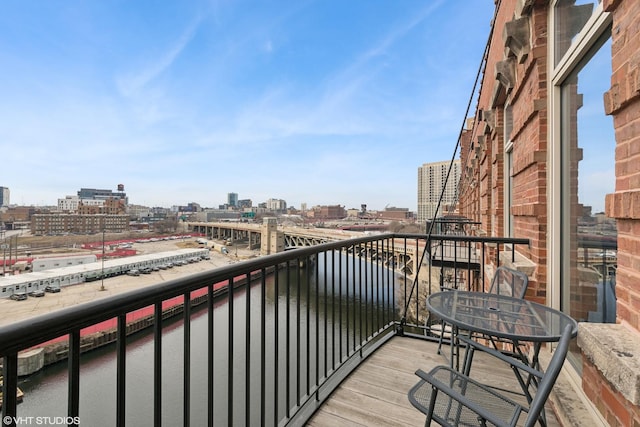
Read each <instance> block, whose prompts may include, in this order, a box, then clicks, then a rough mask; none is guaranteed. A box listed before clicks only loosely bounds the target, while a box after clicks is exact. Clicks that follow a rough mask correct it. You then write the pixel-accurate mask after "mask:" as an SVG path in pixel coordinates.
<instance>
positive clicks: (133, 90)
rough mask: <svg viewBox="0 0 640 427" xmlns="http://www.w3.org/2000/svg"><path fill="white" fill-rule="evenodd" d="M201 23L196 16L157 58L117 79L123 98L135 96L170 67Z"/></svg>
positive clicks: (199, 16) (200, 17)
mask: <svg viewBox="0 0 640 427" xmlns="http://www.w3.org/2000/svg"><path fill="white" fill-rule="evenodd" d="M201 22H202V15H200V14H198V15H197V16H196V17H195V18H194V19H193V20H192V21H191V23H190V24H189V25H188V26H187V27H186V28H185V29H184V31H183V32H182V34H181V35H180V37H178V39H177V40H176V41H175V42H174V43H173V44H172V45H171V46H169V47H168V48H167V49H165V50H164V51H163V52H162V54H160V55H159V57H158V58H155V59H152V60H150V61H149V63H147V64H145V65H143V66H141V67H140V69H139V70H136V71H132V72H130V73H128V74H126V75H125V76H121V77H118V78H117V86H118V89H119V90H120V93H121V94H122V95H123V96H125V97H130V96H133V95H136V94H137V93H138V92H139V91H140V90H141V89H144V88H145V87H146V86H147V85H148V84H149V83H150V82H151V81H153V80H154V79H155V78H156V77H158V76H159V75H160V74H162V73H163V72H164V71H165V70H166V69H168V68H169V67H171V65H172V64H173V63H174V62H175V61H176V59H177V58H178V57H179V56H180V54H181V53H182V52H183V51H184V49H185V48H186V47H187V46H188V44H189V42H190V41H191V40H192V39H193V38H194V36H195V35H196V33H197V30H198V27H199V26H200V23H201Z"/></svg>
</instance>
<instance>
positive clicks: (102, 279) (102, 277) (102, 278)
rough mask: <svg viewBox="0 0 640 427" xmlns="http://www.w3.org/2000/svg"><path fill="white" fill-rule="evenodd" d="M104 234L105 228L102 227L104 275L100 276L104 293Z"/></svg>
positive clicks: (101, 288)
mask: <svg viewBox="0 0 640 427" xmlns="http://www.w3.org/2000/svg"><path fill="white" fill-rule="evenodd" d="M104 232H105V229H104V227H102V274H100V279H101V281H102V282H101V284H100V290H101V291H104V290H105V287H104Z"/></svg>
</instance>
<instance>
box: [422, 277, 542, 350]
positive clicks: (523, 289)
mask: <svg viewBox="0 0 640 427" xmlns="http://www.w3.org/2000/svg"><path fill="white" fill-rule="evenodd" d="M528 286H529V277H527V275H526V274H524V273H522V272H520V271H518V270H514V269H512V268H509V267H505V266H500V267H498V268H497V269H496V272H495V274H494V275H493V279H491V285H490V286H489V293H490V294H499V295H507V296H511V297H514V298H520V299H522V298H524V296H525V294H526V293H527V287H528ZM443 290H444V289H443ZM433 329H434V331H435V333H436V334H438V335H439V339H438V354H441V351H442V342H443V340H444V339H445V338H450V339H451V341H452V342H451V345H453V339H454V338H455V336H453V334H452V333H453V332H454V331H453V328H452V327H451V326H450V325H447V324H446V323H445V321H444V320H443V321H442V322H441V324H440V325H439V328H433ZM494 345H496V347H497V343H496V342H495V341H494ZM514 345H515V344H514Z"/></svg>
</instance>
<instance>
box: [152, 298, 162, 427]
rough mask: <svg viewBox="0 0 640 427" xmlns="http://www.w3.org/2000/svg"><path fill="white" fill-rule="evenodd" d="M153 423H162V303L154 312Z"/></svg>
mask: <svg viewBox="0 0 640 427" xmlns="http://www.w3.org/2000/svg"><path fill="white" fill-rule="evenodd" d="M153 424H154V425H156V426H159V425H162V303H161V302H157V303H156V304H155V307H154V312H153Z"/></svg>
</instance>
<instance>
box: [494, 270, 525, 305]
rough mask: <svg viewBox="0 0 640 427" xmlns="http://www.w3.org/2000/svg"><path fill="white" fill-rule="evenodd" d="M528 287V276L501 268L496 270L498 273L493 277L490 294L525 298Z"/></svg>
mask: <svg viewBox="0 0 640 427" xmlns="http://www.w3.org/2000/svg"><path fill="white" fill-rule="evenodd" d="M528 286H529V278H528V277H527V275H526V274H524V273H522V272H520V271H518V270H514V269H512V268H509V267H505V266H501V267H498V268H497V269H496V273H495V274H494V275H493V279H492V280H491V286H490V287H489V293H490V294H498V295H508V296H511V297H514V298H524V296H525V294H526V293H527V287H528Z"/></svg>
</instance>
